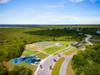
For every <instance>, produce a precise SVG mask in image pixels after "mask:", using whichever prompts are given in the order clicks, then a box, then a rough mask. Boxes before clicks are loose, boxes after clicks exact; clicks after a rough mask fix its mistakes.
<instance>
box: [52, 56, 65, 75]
mask: <svg viewBox="0 0 100 75" xmlns="http://www.w3.org/2000/svg"><path fill="white" fill-rule="evenodd" d="M64 60H65V59H64V57H62V58H60V59H59V60H58V61H57V62H56V63H55V65H54V68H53V70H52V73H51V75H59V73H60V68H61V65H62V63H63V62H64Z"/></svg>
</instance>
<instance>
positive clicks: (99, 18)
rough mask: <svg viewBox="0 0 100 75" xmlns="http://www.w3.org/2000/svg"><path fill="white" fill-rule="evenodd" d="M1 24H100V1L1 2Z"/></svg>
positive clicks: (6, 0) (44, 0)
mask: <svg viewBox="0 0 100 75" xmlns="http://www.w3.org/2000/svg"><path fill="white" fill-rule="evenodd" d="M0 24H100V0H0Z"/></svg>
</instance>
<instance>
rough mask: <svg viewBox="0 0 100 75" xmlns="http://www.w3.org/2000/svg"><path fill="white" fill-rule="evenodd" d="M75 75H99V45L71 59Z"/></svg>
mask: <svg viewBox="0 0 100 75" xmlns="http://www.w3.org/2000/svg"><path fill="white" fill-rule="evenodd" d="M72 67H73V69H74V71H75V75H100V45H99V44H98V45H94V46H93V47H92V46H89V47H87V50H86V51H81V52H79V53H78V54H77V55H75V56H74V57H73V59H72Z"/></svg>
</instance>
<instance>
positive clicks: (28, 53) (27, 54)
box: [22, 50, 38, 56]
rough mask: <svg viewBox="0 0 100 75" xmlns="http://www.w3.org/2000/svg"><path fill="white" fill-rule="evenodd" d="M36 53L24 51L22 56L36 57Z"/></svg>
mask: <svg viewBox="0 0 100 75" xmlns="http://www.w3.org/2000/svg"><path fill="white" fill-rule="evenodd" d="M37 53H38V51H31V50H25V51H24V52H23V54H22V56H31V55H36V54H37Z"/></svg>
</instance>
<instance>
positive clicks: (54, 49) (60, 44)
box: [43, 41, 72, 54]
mask: <svg viewBox="0 0 100 75" xmlns="http://www.w3.org/2000/svg"><path fill="white" fill-rule="evenodd" d="M71 43H72V42H67V41H56V42H55V45H53V46H51V47H48V48H46V49H44V50H43V51H45V52H47V53H48V54H52V53H55V52H57V51H60V50H63V49H64V48H66V47H67V46H68V45H70V44H71Z"/></svg>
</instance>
